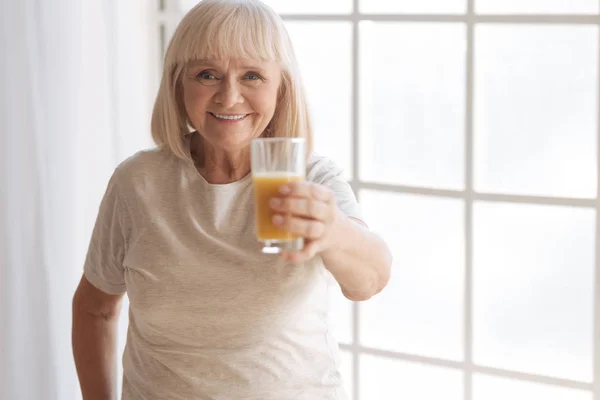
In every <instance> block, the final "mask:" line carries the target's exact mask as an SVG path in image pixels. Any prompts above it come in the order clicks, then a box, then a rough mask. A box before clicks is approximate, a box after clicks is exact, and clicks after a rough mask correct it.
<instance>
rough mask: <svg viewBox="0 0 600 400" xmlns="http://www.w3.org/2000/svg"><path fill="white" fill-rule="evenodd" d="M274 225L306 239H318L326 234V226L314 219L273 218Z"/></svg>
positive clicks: (281, 216) (276, 216)
mask: <svg viewBox="0 0 600 400" xmlns="http://www.w3.org/2000/svg"><path fill="white" fill-rule="evenodd" d="M273 224H275V225H276V226H278V227H280V228H281V229H283V230H285V231H287V232H289V233H293V234H296V235H298V236H301V237H303V238H306V239H318V238H320V237H321V236H323V233H325V224H324V223H323V222H321V221H317V220H314V219H306V218H298V217H293V216H291V215H286V216H283V215H281V214H276V215H274V216H273Z"/></svg>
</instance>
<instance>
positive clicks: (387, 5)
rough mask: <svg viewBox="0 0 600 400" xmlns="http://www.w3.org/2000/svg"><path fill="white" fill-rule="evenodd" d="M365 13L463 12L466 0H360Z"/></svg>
mask: <svg viewBox="0 0 600 400" xmlns="http://www.w3.org/2000/svg"><path fill="white" fill-rule="evenodd" d="M360 11H361V12H364V13H381V14H386V13H393V14H462V13H465V12H466V11H467V2H466V0H360Z"/></svg>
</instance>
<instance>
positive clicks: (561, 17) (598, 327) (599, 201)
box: [156, 0, 600, 400]
mask: <svg viewBox="0 0 600 400" xmlns="http://www.w3.org/2000/svg"><path fill="white" fill-rule="evenodd" d="M352 1H353V7H352V10H353V11H352V12H351V13H350V14H282V15H281V16H282V18H283V19H284V20H285V21H305V22H314V21H322V22H332V21H346V22H350V23H351V24H352V39H351V40H352V93H353V96H352V110H351V111H352V114H351V115H352V124H351V127H352V128H351V129H352V132H351V140H352V146H351V149H352V150H351V151H352V158H351V159H352V177H353V178H352V180H351V182H350V183H351V185H352V188H353V189H354V192H355V193H356V195H357V197H358V199H359V200H360V194H361V191H362V190H374V191H381V192H392V193H404V194H418V195H425V196H432V197H440V198H454V199H461V200H463V201H464V203H465V249H464V250H465V263H466V265H465V282H464V294H463V296H464V299H463V300H464V301H463V303H464V339H463V343H464V355H463V360H462V361H454V360H447V359H443V358H436V357H426V356H420V355H415V354H410V353H404V352H396V351H388V350H381V349H376V348H371V347H366V346H363V345H361V341H360V312H361V310H360V303H356V302H355V303H352V342H351V343H350V344H344V343H342V344H340V348H341V349H342V350H344V351H348V352H350V353H351V354H352V360H353V363H352V376H351V377H346V379H348V378H349V379H351V381H352V394H351V395H352V398H353V399H354V400H369V399H361V398H360V379H359V377H360V375H359V374H360V356H361V355H375V356H380V357H385V358H391V359H396V360H401V361H408V362H414V363H420V364H424V365H430V366H439V367H445V368H450V369H454V370H458V371H461V372H462V373H463V377H464V400H472V399H473V393H472V389H473V385H472V377H473V374H475V373H481V374H485V375H489V376H495V377H500V378H502V377H503V378H509V379H515V380H520V381H525V382H531V383H540V384H547V385H552V386H556V387H561V388H571V389H579V390H584V391H587V392H590V393H592V395H593V400H600V87H599V88H598V102H597V104H598V110H597V116H598V133H597V137H596V146H597V151H596V154H597V164H596V166H597V169H598V174H597V177H598V178H597V179H598V182H597V192H596V197H595V198H585V199H582V198H572V197H551V196H528V195H514V194H510V195H509V194H501V193H484V192H475V190H474V189H473V168H474V165H473V136H474V132H473V99H474V98H473V89H474V79H473V78H474V36H475V33H474V32H475V26H476V25H478V24H491V23H493V24H510V25H519V24H527V25H536V24H542V25H597V26H599V27H600V14H500V15H481V14H477V13H476V12H475V1H476V0H466V1H467V10H466V13H464V14H429V13H428V14H372V13H361V12H360V11H359V1H360V0H352ZM599 1H600V0H599ZM175 3H176V1H175V0H158V9H157V10H158V12H157V18H156V21H157V23H158V35H157V39H158V42H159V46H160V49H161V51H160V55H161V60H159V63H160V67H159V71H160V70H161V69H162V55H163V54H164V51H165V50H166V46H167V41H168V40H169V38H170V37H171V35H172V33H173V31H174V30H175V28H176V26H177V24H178V23H179V21H180V19H181V17H182V14H181V12H180V11H179V10H177V4H175ZM363 21H374V22H381V21H387V22H430V23H431V22H438V23H462V24H464V25H465V26H466V28H467V29H466V35H467V51H466V71H465V72H466V87H465V91H466V97H465V101H466V108H465V152H464V154H465V156H464V157H465V158H464V163H465V176H464V178H465V189H464V190H448V189H433V188H424V187H417V186H405V185H396V184H382V183H374V182H369V181H365V180H361V179H360V156H359V149H360V147H359V146H360V132H359V127H360V124H359V118H360V114H359V111H360V110H359V107H360V105H359V103H360V102H359V99H360V85H359V74H360V71H359V68H360V62H359V57H360V49H359V24H360V23H361V22H363ZM599 32H600V29H599ZM598 53H599V59H600V34H599V36H598ZM598 82H600V68H599V71H598ZM599 86H600V85H599ZM475 201H487V202H505V203H513V204H533V205H559V206H572V207H580V208H590V209H593V210H595V212H596V231H595V237H596V249H595V274H594V308H593V309H594V335H593V338H594V346H593V351H594V357H593V382H583V381H576V380H571V379H561V378H556V377H549V376H544V375H536V374H530V373H523V372H517V371H511V370H506V369H499V368H492V367H486V366H482V365H477V364H475V363H474V362H473V356H472V352H473V340H472V334H473V313H472V308H473V307H472V294H473V290H472V284H473V280H472V270H473V203H474V202H475Z"/></svg>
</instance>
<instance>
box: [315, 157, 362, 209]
mask: <svg viewBox="0 0 600 400" xmlns="http://www.w3.org/2000/svg"><path fill="white" fill-rule="evenodd" d="M306 178H307V180H308V181H310V182H314V183H318V184H321V185H324V186H326V187H328V188H329V189H331V190H332V191H333V193H334V195H335V197H336V200H337V205H338V207H339V209H340V210H341V211H342V212H343V213H344V214H346V215H347V216H349V217H353V218H356V219H359V220H361V221H363V218H362V213H361V209H360V205H359V204H358V201H357V200H356V196H355V195H354V192H353V191H352V187H351V186H350V184H349V183H348V182H347V181H346V179H345V178H344V174H343V170H342V169H341V168H339V167H338V166H337V165H336V164H335V163H334V162H333V161H331V160H330V159H328V158H326V157H322V156H319V155H316V154H313V155H312V156H311V157H310V159H309V163H308V168H307V174H306Z"/></svg>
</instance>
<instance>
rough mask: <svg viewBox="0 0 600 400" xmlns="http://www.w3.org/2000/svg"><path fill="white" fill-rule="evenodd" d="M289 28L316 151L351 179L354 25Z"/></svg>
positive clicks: (302, 24)
mask: <svg viewBox="0 0 600 400" xmlns="http://www.w3.org/2000/svg"><path fill="white" fill-rule="evenodd" d="M298 3H300V2H298ZM286 27H287V29H288V32H289V34H290V36H291V38H292V42H293V44H294V50H295V52H296V55H297V57H298V63H299V64H300V70H301V73H302V78H303V82H304V85H305V87H306V91H307V96H308V102H309V109H310V112H311V115H312V117H313V125H314V139H315V150H316V151H317V152H318V153H321V154H323V155H325V156H328V157H331V158H332V159H333V160H334V161H335V162H336V163H337V164H338V166H340V167H341V168H343V169H344V171H345V173H346V177H347V178H350V173H351V169H352V168H351V156H352V147H351V145H352V136H351V133H352V111H351V109H352V78H351V77H352V25H351V24H350V23H347V22H287V23H286Z"/></svg>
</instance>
